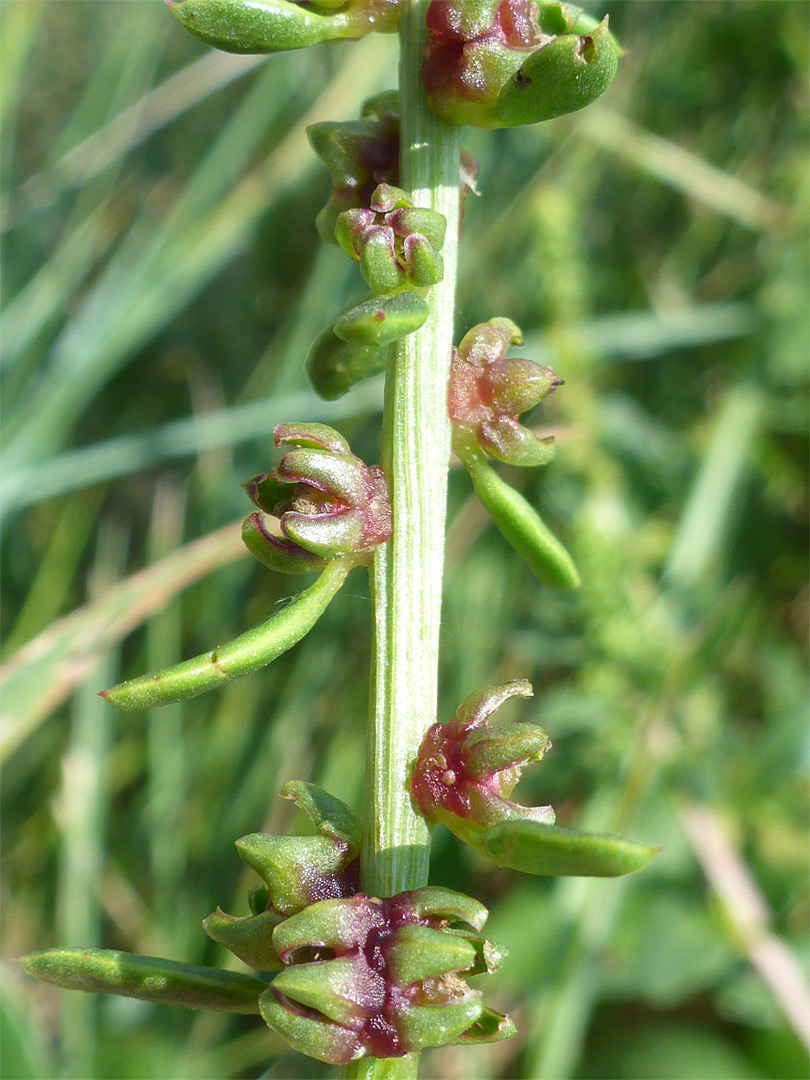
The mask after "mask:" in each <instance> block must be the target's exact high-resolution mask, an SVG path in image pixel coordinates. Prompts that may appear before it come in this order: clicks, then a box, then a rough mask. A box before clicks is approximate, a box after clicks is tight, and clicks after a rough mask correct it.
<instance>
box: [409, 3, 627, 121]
mask: <svg viewBox="0 0 810 1080" xmlns="http://www.w3.org/2000/svg"><path fill="white" fill-rule="evenodd" d="M427 24H428V45H427V48H426V50H425V59H424V64H423V67H422V80H423V83H424V85H425V89H426V90H427V93H428V102H429V104H430V107H431V108H432V109H433V111H434V112H436V113H438V114H439V116H442V117H443V118H444V119H445V120H447V121H449V122H450V123H451V124H471V125H472V126H473V127H481V128H499V127H514V126H516V125H519V124H536V123H538V122H539V121H541V120H551V119H553V118H554V117H556V116H562V115H564V114H565V113H570V112H575V111H576V110H577V109H582V108H584V106H586V105H589V104H590V103H591V102H592V101H594V100H595V99H596V98H597V97H599V95H600V94H602V93H603V92H604V91H605V90H606V89H607V87H608V86H609V85H610V83H611V82H612V81H613V78H614V76H615V74H616V68H617V66H618V59H619V49H618V46H617V44H616V42H615V40H614V38H613V37H612V35H611V33H610V31H609V30H608V20H607V18H605V19H604V20H603V21H602V22H601V23H597V22H596V21H595V20H594V19H591V18H590V17H589V16H587V15H585V14H584V13H583V12H581V11H580V10H579V8H576V7H574V6H573V5H571V4H567V3H540V4H539V5H538V4H535V3H532V2H530V0H477V2H475V3H472V4H471V3H469V2H468V0H432V3H431V4H430V7H429V8H428V13H427Z"/></svg>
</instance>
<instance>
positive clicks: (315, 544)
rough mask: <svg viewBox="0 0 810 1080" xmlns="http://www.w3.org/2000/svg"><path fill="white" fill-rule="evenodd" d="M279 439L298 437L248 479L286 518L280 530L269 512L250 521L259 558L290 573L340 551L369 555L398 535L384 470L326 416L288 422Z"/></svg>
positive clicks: (263, 501)
mask: <svg viewBox="0 0 810 1080" xmlns="http://www.w3.org/2000/svg"><path fill="white" fill-rule="evenodd" d="M275 442H276V446H280V445H284V444H292V445H293V446H294V447H295V449H292V450H288V451H287V453H285V454H284V455H283V457H282V458H281V461H280V462H279V465H278V468H277V469H276V470H275V472H272V473H262V474H260V475H259V476H254V477H253V478H252V479H251V480H249V481H248V482H247V483H246V484H245V485H244V486H245V490H246V491H247V493H248V495H249V496H250V498H251V499H252V500H253V502H254V503H255V504H256V505H257V506H258V507H259V509H260V510H263V511H266V512H267V513H270V514H272V515H274V516H275V517H277V518H278V519H279V527H280V530H281V534H282V535H281V536H280V537H278V536H275V535H274V534H273V532H272V530H271V529H270V527H269V524H268V522H267V520H266V518H265V517H264V515H263V514H252V515H251V516H250V517H249V518H248V519H247V521H246V522H245V524H244V527H243V532H242V535H243V539H244V540H245V544H246V545H247V547H248V548H249V550H250V551H251V553H252V554H253V555H255V556H256V558H258V559H259V561H260V562H262V563H264V564H265V565H266V566H269V567H270V568H271V569H274V570H281V571H282V572H285V573H307V572H308V571H310V570H316V569H319V568H322V567H323V565H324V564H325V562H327V561H328V560H330V559H335V558H349V559H351V560H353V561H354V562H356V563H361V562H367V561H368V560H369V559H370V557H371V553H372V551H373V549H374V548H375V547H376V546H377V545H378V544H381V543H384V542H385V541H386V540H387V539H388V537H389V536H390V535H391V507H390V502H389V499H388V486H387V484H386V481H385V476H384V475H383V472H382V470H381V469H380V468H379V467H378V466H376V465H372V466H370V467H369V466H367V465H364V464H363V462H362V461H361V460H360V459H359V458H357V457H355V456H354V454H352V453H351V451H350V450H349V448H348V444H347V443H346V441H345V440H344V439H343V437H342V436H341V435H339V434H338V433H337V432H336V431H334V430H333V429H332V428H328V427H326V425H324V424H281V425H279V426H278V427H277V428H276V429H275Z"/></svg>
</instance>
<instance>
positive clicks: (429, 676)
mask: <svg viewBox="0 0 810 1080" xmlns="http://www.w3.org/2000/svg"><path fill="white" fill-rule="evenodd" d="M427 7H428V0H410V3H409V4H408V5H407V8H406V10H405V11H404V13H403V17H402V24H401V30H400V36H401V50H402V51H401V60H400V95H401V110H402V120H401V124H402V127H401V132H402V134H401V149H400V183H401V186H402V187H403V188H405V190H406V191H408V192H409V193H410V194H411V197H412V198H413V201H414V204H415V205H416V206H422V207H429V208H431V209H432V210H438V211H439V212H440V213H442V214H444V216H445V217H446V219H447V238H446V240H445V246H444V248H443V249H442V256H443V258H444V280H443V281H442V282H441V283H440V284H438V285H436V286H435V287H434V288H433V289H432V290H431V291H430V294H429V301H430V308H431V310H430V315H429V316H428V319H427V322H426V323H425V325H424V326H423V327H422V329H421V330H418V331H416V333H413V334H409V335H408V336H407V337H405V338H404V339H403V340H402V341H401V342H399V343H397V345H396V346H394V348H393V350H392V356H391V360H390V362H389V369H388V374H387V378H386V389H385V409H384V413H383V449H382V463H383V466H384V468H385V472H386V475H387V477H388V483H389V486H390V490H391V501H392V505H393V512H394V522H393V526H394V527H393V535H392V537H391V540H390V541H389V543H388V544H386V545H384V547H382V548H379V549H378V550H377V554H376V557H375V560H374V565H373V567H372V570H371V575H370V576H371V586H372V602H373V628H374V650H373V659H372V672H371V711H370V722H369V731H368V743H367V759H366V795H365V800H364V838H363V853H362V863H361V888H362V889H363V891H365V892H368V893H370V894H371V895H376V896H392V895H393V894H395V893H398V892H401V891H403V890H404V889H414V888H418V887H419V886H420V885H425V884H426V883H427V880H428V861H429V855H430V834H429V831H428V828H427V825H426V823H425V821H424V819H423V818H421V817H420V816H419V815H418V814H417V813H416V812H415V811H414V808H413V806H412V804H411V800H410V796H409V794H408V780H409V776H410V766H411V763H412V762H413V759H414V757H415V755H416V751H417V748H418V746H419V744H420V742H421V740H422V736H423V735H424V733H425V731H426V730H427V728H428V727H429V726H430V725H431V724H432V723H434V722H435V720H436V683H437V676H438V652H439V621H440V617H441V591H442V570H443V564H444V537H445V516H446V493H447V463H448V458H449V455H450V424H449V421H448V418H447V379H448V374H449V367H450V353H451V349H452V347H453V312H454V306H455V291H456V263H457V251H458V224H459V131H458V128H454V127H451V126H450V125H449V124H446V123H445V122H444V121H443V120H440V119H439V118H438V117H437V116H434V115H433V113H431V112H430V110H429V109H428V107H427V101H426V98H425V93H424V90H423V88H422V83H421V67H422V54H423V52H424V47H425V37H426V31H425V13H426V11H427ZM417 1067H418V1054H411V1055H409V1056H408V1057H405V1058H393V1059H389V1060H386V1061H380V1060H376V1059H374V1058H366V1059H364V1060H362V1061H360V1062H357V1063H356V1064H355V1065H352V1066H350V1067H349V1069H348V1070H347V1073H346V1075H347V1076H349V1077H365V1078H374V1080H383V1078H385V1080H406V1078H412V1077H415V1076H416V1071H417Z"/></svg>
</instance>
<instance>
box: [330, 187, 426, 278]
mask: <svg viewBox="0 0 810 1080" xmlns="http://www.w3.org/2000/svg"><path fill="white" fill-rule="evenodd" d="M446 227H447V222H446V221H445V218H444V217H443V215H442V214H438V213H436V211H435V210H423V209H419V208H418V207H415V206H414V205H413V203H412V202H411V200H410V199H409V198H408V196H407V195H406V194H405V192H404V191H402V189H401V188H398V187H394V186H393V185H391V184H380V185H379V187H377V188H376V189H375V190H374V192H373V193H372V195H371V198H370V199H369V208H368V209H364V208H362V207H359V208H357V209H354V210H345V211H344V212H343V213H342V214H340V216H339V217H338V219H337V223H336V225H335V239H336V240H337V242H338V244H340V246H341V247H342V248H343V250H344V251H345V252H346V254H347V255H348V256H349V257H350V258H351V259H353V260H354V261H355V262H357V263H359V264H360V271H361V273H362V275H363V277H364V278H365V280H366V283H367V284H368V286H369V288H370V289H371V290H372V292H374V293H377V294H379V295H385V294H386V293H392V292H394V291H395V290H397V289H399V288H401V287H402V286H403V285H406V284H407V285H411V286H412V287H414V288H417V289H426V288H430V286H431V285H435V284H437V282H439V281H441V279H442V275H443V273H444V264H443V262H442V257H441V255H440V254H439V252H440V250H441V247H442V245H443V244H444V234H445V230H446Z"/></svg>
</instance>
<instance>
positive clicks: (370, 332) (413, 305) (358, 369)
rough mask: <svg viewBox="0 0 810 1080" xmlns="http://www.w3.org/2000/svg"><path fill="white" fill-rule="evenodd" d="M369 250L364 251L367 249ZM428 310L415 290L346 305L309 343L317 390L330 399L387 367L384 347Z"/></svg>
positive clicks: (409, 329)
mask: <svg viewBox="0 0 810 1080" xmlns="http://www.w3.org/2000/svg"><path fill="white" fill-rule="evenodd" d="M366 250H368V249H366ZM429 311H430V308H429V307H428V304H427V303H426V301H425V300H423V299H422V297H421V296H419V295H418V293H415V292H411V291H408V290H406V291H403V292H399V293H396V294H395V295H393V296H373V295H371V296H368V295H367V296H364V297H363V298H362V299H360V300H356V301H354V302H352V303H351V304H349V306H348V307H346V308H344V309H343V311H341V312H340V313H339V314H338V315H336V316H335V318H334V319H333V320H332V322H331V323H330V324H329V326H327V328H326V329H325V330H324V331H323V333H321V334H319V335H318V337H317V338H316V339H315V341H314V342H313V344H312V346H311V348H310V350H309V353H308V354H307V358H306V361H305V364H304V367H305V370H306V373H307V375H308V376H309V380H310V382H311V383H312V385H313V387H314V388H315V390H316V391H317V393H318V394H319V395H320V396H321V397H322V398H326V399H327V401H331V400H333V399H334V398H338V397H341V396H342V395H343V394H345V393H346V391H347V390H350V389H351V388H352V386H354V384H355V383H356V382H360V380H361V379H368V378H370V377H371V376H372V375H376V374H377V373H378V372H380V371H383V370H384V369H385V365H386V363H387V362H388V346H389V345H391V344H393V342H395V341H398V340H399V338H401V337H404V336H405V335H406V334H412V333H413V332H414V330H418V329H419V327H420V326H423V325H424V323H425V320H426V319H427V317H428V313H429Z"/></svg>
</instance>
